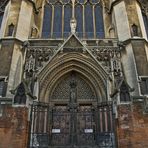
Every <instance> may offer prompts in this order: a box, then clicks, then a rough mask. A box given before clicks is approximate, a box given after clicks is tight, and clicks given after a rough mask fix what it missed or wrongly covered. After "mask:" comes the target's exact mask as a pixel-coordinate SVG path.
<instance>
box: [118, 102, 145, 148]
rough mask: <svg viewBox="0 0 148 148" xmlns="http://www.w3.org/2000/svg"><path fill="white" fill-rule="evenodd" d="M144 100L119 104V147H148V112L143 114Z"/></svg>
mask: <svg viewBox="0 0 148 148" xmlns="http://www.w3.org/2000/svg"><path fill="white" fill-rule="evenodd" d="M142 106H143V102H134V103H133V104H129V105H119V106H118V117H119V118H118V125H117V126H118V127H117V136H118V147H119V148H148V114H143V107H142Z"/></svg>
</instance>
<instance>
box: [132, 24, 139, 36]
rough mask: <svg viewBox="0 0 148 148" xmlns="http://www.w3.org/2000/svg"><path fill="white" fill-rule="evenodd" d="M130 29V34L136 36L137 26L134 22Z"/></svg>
mask: <svg viewBox="0 0 148 148" xmlns="http://www.w3.org/2000/svg"><path fill="white" fill-rule="evenodd" d="M131 30H132V36H138V26H137V25H136V24H133V25H132V27H131Z"/></svg>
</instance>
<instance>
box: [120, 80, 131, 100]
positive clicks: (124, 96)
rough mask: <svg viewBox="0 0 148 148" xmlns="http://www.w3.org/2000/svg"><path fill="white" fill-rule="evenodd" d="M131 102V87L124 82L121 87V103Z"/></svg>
mask: <svg viewBox="0 0 148 148" xmlns="http://www.w3.org/2000/svg"><path fill="white" fill-rule="evenodd" d="M129 101H130V94H129V87H128V85H127V84H126V83H125V82H124V81H123V82H122V85H121V87H120V102H129Z"/></svg>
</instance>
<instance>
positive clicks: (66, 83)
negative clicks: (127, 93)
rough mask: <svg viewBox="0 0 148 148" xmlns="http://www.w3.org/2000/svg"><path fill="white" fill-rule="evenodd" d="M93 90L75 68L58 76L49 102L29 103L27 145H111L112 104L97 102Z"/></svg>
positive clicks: (93, 147)
mask: <svg viewBox="0 0 148 148" xmlns="http://www.w3.org/2000/svg"><path fill="white" fill-rule="evenodd" d="M96 90H97V88H95V87H94V85H93V84H92V83H91V82H90V80H89V79H87V78H86V77H85V76H83V75H82V74H80V73H78V72H76V71H70V72H68V73H67V74H65V75H64V76H62V77H61V78H60V79H58V80H57V82H56V83H55V85H54V86H53V87H52V89H51V92H50V93H49V103H43V104H41V103H37V104H34V105H33V106H32V117H31V119H32V126H31V129H32V133H31V138H30V139H31V142H30V145H31V147H32V148H36V147H41V148H42V147H46V148H84V147H85V148H104V147H110V148H114V147H115V137H114V123H113V122H114V116H113V112H112V104H111V103H110V102H105V103H100V102H99V100H100V99H99V98H98V95H97V93H96Z"/></svg>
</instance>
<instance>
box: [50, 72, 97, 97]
mask: <svg viewBox="0 0 148 148" xmlns="http://www.w3.org/2000/svg"><path fill="white" fill-rule="evenodd" d="M71 79H72V76H71V75H68V76H66V77H65V78H63V79H62V80H61V81H60V83H59V84H57V86H56V88H55V89H54V91H53V94H52V97H51V99H52V100H69V99H70V97H71V83H70V82H71ZM74 82H75V83H76V86H75V87H76V88H74V89H75V90H76V92H75V93H76V95H77V96H76V98H77V100H94V99H95V94H94V92H93V91H92V88H91V87H90V86H89V84H88V83H87V82H86V81H85V80H83V79H82V78H81V77H80V76H79V75H78V74H76V76H75V79H74Z"/></svg>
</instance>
